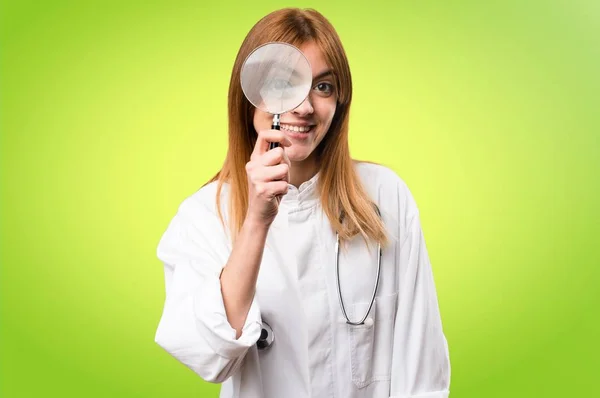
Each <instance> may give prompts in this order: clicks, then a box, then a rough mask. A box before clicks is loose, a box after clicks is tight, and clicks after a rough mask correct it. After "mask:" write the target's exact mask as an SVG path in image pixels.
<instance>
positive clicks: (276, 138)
mask: <svg viewBox="0 0 600 398" xmlns="http://www.w3.org/2000/svg"><path fill="white" fill-rule="evenodd" d="M271 142H279V143H280V144H282V145H283V146H290V145H292V142H291V141H290V140H289V139H287V138H286V137H285V133H283V132H282V131H281V130H263V131H260V132H259V133H258V137H257V139H256V144H255V145H254V150H253V151H252V155H254V156H260V155H262V154H263V153H265V152H267V151H268V150H269V143H271Z"/></svg>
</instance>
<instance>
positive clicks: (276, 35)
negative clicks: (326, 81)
mask: <svg viewBox="0 0 600 398" xmlns="http://www.w3.org/2000/svg"><path fill="white" fill-rule="evenodd" d="M272 41H280V42H286V43H289V44H292V45H295V46H296V47H300V46H301V45H302V44H304V43H306V42H309V41H314V42H315V43H316V44H317V46H318V47H319V48H320V50H321V51H322V53H323V55H324V57H325V59H326V61H327V64H328V65H329V66H330V67H331V68H332V69H333V73H334V79H335V87H336V90H337V106H336V111H335V115H334V117H333V121H332V123H331V126H330V128H329V131H328V133H327V134H326V135H325V137H324V138H323V140H322V141H321V143H320V144H319V146H318V147H317V148H316V149H315V150H316V152H317V156H318V164H319V167H320V171H319V173H320V175H319V179H318V180H317V190H318V192H319V196H320V199H321V203H322V206H323V210H324V212H325V214H326V215H327V217H328V219H329V220H330V223H331V225H332V227H333V228H334V230H336V231H338V233H339V235H340V240H342V241H347V240H349V239H350V238H352V237H354V236H355V235H357V234H361V235H362V237H363V238H364V239H365V240H366V241H368V239H372V240H376V241H380V242H382V245H383V244H385V243H387V237H386V234H385V228H384V225H383V222H382V220H381V218H380V217H379V215H378V214H377V212H376V210H375V208H374V206H373V203H372V201H371V200H370V198H369V197H368V195H367V193H366V192H365V190H364V188H363V187H362V185H361V182H360V179H359V176H358V174H357V173H356V170H355V168H354V161H353V160H352V158H351V157H350V149H349V145H348V119H349V111H350V104H351V101H352V77H351V75H350V67H349V65H348V59H347V57H346V53H345V51H344V48H343V46H342V43H341V41H340V38H339V36H338V34H337V32H336V31H335V29H334V28H333V26H332V25H331V24H330V23H329V21H328V20H327V19H326V18H325V17H324V16H323V15H321V14H320V13H319V12H317V11H315V10H312V9H304V10H303V9H298V8H284V9H281V10H277V11H274V12H272V13H270V14H269V15H267V16H265V17H264V18H262V19H261V20H260V21H258V22H257V23H256V25H254V27H253V28H252V29H251V30H250V32H248V35H247V36H246V38H245V39H244V41H243V43H242V45H241V47H240V50H239V52H238V54H237V57H236V60H235V63H234V65H233V71H232V73H231V80H230V82H229V98H228V111H229V149H228V151H227V156H226V158H225V161H224V163H223V166H222V168H221V170H220V171H219V172H218V173H217V174H216V175H215V176H214V177H213V178H212V179H210V180H209V181H208V182H207V184H208V183H210V182H213V181H218V188H217V197H216V201H217V209H218V212H219V217H220V218H221V221H222V222H223V224H225V223H224V218H223V215H222V213H221V190H222V187H223V184H224V183H228V184H229V204H228V205H229V207H228V209H229V229H230V231H231V237H232V240H235V237H236V236H237V234H238V233H239V230H240V229H241V227H242V224H243V222H244V219H245V217H246V212H247V210H248V180H247V175H246V169H245V166H246V163H247V162H248V161H249V160H250V155H251V153H252V150H253V148H254V144H255V143H256V138H257V133H256V131H255V129H254V125H253V112H254V108H253V106H252V105H251V104H250V102H249V101H248V100H247V99H246V97H245V96H244V93H243V91H242V88H241V84H240V73H241V69H242V65H243V62H244V60H245V59H246V58H247V57H248V55H249V54H250V53H251V52H252V51H253V50H254V49H255V48H256V47H258V46H260V45H262V44H265V43H268V42H272ZM340 214H344V218H343V222H340Z"/></svg>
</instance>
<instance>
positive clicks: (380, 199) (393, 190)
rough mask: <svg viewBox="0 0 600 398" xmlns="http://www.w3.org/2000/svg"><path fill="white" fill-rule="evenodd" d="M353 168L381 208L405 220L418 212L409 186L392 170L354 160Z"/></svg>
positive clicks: (407, 220)
mask: <svg viewBox="0 0 600 398" xmlns="http://www.w3.org/2000/svg"><path fill="white" fill-rule="evenodd" d="M355 169H356V171H357V174H358V175H359V178H360V180H361V183H362V184H363V187H364V188H365V189H366V190H367V193H368V194H369V195H370V196H371V198H372V199H373V200H374V201H375V202H376V203H378V204H379V205H380V206H383V209H382V210H385V211H386V212H391V213H392V214H395V216H396V217H398V218H399V219H403V220H405V221H406V222H409V220H410V219H412V217H414V216H415V215H417V214H418V212H419V209H418V206H417V203H416V201H415V198H414V196H413V194H412V192H411V190H410V188H409V187H408V185H407V183H406V182H405V181H404V179H403V178H402V177H400V176H399V175H398V173H396V172H395V171H394V170H392V169H391V168H389V167H387V166H384V165H381V164H377V163H372V162H365V161H356V162H355ZM396 217H394V218H396Z"/></svg>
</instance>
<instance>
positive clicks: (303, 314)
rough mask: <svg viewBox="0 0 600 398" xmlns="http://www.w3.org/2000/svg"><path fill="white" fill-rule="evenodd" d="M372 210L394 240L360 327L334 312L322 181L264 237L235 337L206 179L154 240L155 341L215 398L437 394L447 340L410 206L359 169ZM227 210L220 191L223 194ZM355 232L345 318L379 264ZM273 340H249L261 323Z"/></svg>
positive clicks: (369, 287)
mask: <svg viewBox="0 0 600 398" xmlns="http://www.w3.org/2000/svg"><path fill="white" fill-rule="evenodd" d="M356 168H357V171H358V173H359V175H360V177H361V180H362V182H363V184H364V187H365V188H366V190H367V192H368V194H369V195H370V197H371V198H372V199H373V200H374V201H375V203H376V204H377V205H378V206H379V208H380V211H381V214H382V217H383V220H384V223H385V225H386V228H387V230H388V233H389V236H390V239H391V241H392V243H391V245H390V246H388V247H387V248H385V249H384V251H383V257H382V265H381V267H382V269H381V277H380V284H379V289H378V292H377V298H376V300H375V303H374V305H373V307H372V309H371V311H370V313H369V317H368V319H367V321H366V322H365V324H364V325H361V326H351V325H348V324H347V323H346V322H345V318H344V317H343V315H342V312H341V309H340V304H339V300H338V297H337V290H336V289H337V287H336V279H335V255H334V253H335V251H334V250H335V232H334V231H332V228H331V226H330V224H329V221H328V220H327V218H326V217H325V216H324V213H323V211H322V207H321V204H320V202H319V199H318V197H317V192H316V189H315V187H316V181H317V179H318V178H319V174H317V175H316V176H315V177H313V178H312V179H311V180H309V181H307V182H305V183H303V184H302V185H301V186H300V187H299V188H295V187H294V186H292V185H290V189H289V191H288V193H287V194H286V195H285V196H284V197H283V200H282V202H281V205H280V208H279V213H278V215H277V217H276V218H275V220H274V222H273V224H272V225H271V228H270V230H269V233H268V236H267V243H266V246H265V250H264V255H263V259H262V263H261V267H260V272H259V276H258V282H257V287H256V295H255V297H254V301H253V302H252V305H251V308H250V312H249V314H248V317H247V320H246V323H245V325H244V327H243V332H242V335H241V336H240V338H239V339H236V332H235V330H234V329H233V328H232V327H231V326H230V325H229V323H228V321H227V317H226V315H225V309H224V306H223V299H222V296H221V290H220V282H219V275H220V273H221V270H222V268H223V267H224V266H225V264H226V263H227V259H228V257H229V253H230V252H231V242H230V240H229V237H228V235H227V233H226V232H225V230H224V229H223V227H222V225H221V223H220V221H219V219H218V216H217V213H216V205H215V193H216V183H211V184H209V185H207V186H205V187H203V188H202V189H200V190H199V191H197V192H196V193H194V194H193V195H191V196H190V197H188V198H186V199H185V200H184V201H183V203H182V204H181V205H180V207H179V210H178V212H177V214H176V215H175V217H174V218H173V219H172V221H171V223H170V224H169V226H168V228H167V230H166V232H165V233H164V235H163V236H162V239H161V240H160V243H159V245H158V250H157V252H158V257H159V259H160V260H161V261H162V262H163V263H164V266H165V268H164V269H165V282H166V300H165V305H164V310H163V314H162V317H161V319H160V323H159V325H158V329H157V331H156V337H155V340H156V342H157V343H158V344H159V345H160V346H161V347H163V348H164V349H165V350H166V351H167V352H168V353H170V354H171V355H172V356H173V357H175V358H176V359H177V360H179V361H180V362H182V363H183V364H185V365H186V366H187V367H189V368H190V369H192V370H193V371H194V372H195V373H197V374H198V375H199V376H200V377H201V378H203V379H204V380H206V381H209V382H215V383H223V384H222V388H221V397H222V398H231V397H240V398H296V397H297V398H307V397H311V398H324V397H332V398H333V397H336V398H358V397H364V398H367V397H368V398H389V397H393V398H408V397H412V398H416V397H419V398H425V397H427V398H446V397H448V394H449V385H450V361H449V354H448V345H447V342H446V338H445V336H444V333H443V331H442V324H441V319H440V314H439V310H438V302H437V296H436V291H435V285H434V280H433V275H432V270H431V266H430V262H429V257H428V255H427V249H426V246H425V241H424V238H423V233H422V230H421V225H420V221H419V210H418V208H417V205H416V203H415V201H414V199H413V197H412V195H411V193H410V191H409V189H408V187H407V186H406V184H405V183H404V182H403V181H402V180H401V179H400V178H399V177H398V176H397V175H396V174H395V173H394V172H393V171H391V170H390V169H388V168H386V167H384V166H380V165H374V164H370V163H357V165H356ZM222 195H223V199H224V200H223V206H222V211H224V212H225V213H224V214H225V215H226V214H227V206H226V203H227V201H226V200H225V199H226V198H227V195H228V189H227V185H226V186H225V189H224V190H223V192H222ZM373 243H374V244H373V245H372V247H371V250H370V251H369V250H368V249H367V247H366V245H365V244H364V241H363V240H362V238H361V237H358V236H357V237H356V238H354V239H353V240H352V241H351V242H350V244H349V246H348V247H347V249H346V250H345V251H341V252H340V281H341V291H342V294H343V299H344V304H345V307H346V312H347V314H348V316H349V318H350V320H352V321H357V320H359V319H360V317H362V316H363V315H364V313H365V312H366V310H367V309H368V305H369V301H370V299H371V295H372V291H373V284H374V282H375V274H376V268H377V257H376V249H377V245H376V244H375V242H373ZM263 320H264V321H265V322H267V323H268V324H269V325H270V326H271V327H272V329H273V332H274V335H275V342H274V343H273V345H272V346H271V347H270V348H269V349H267V350H264V351H261V350H258V349H257V347H256V345H255V343H256V341H257V340H258V338H259V336H260V333H261V325H262V321H263Z"/></svg>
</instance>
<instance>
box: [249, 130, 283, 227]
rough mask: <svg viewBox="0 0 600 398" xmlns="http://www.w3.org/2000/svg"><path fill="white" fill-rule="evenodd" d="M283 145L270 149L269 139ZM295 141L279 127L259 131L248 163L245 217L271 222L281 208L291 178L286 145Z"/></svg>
mask: <svg viewBox="0 0 600 398" xmlns="http://www.w3.org/2000/svg"><path fill="white" fill-rule="evenodd" d="M271 142H278V143H279V144H280V146H278V147H276V148H273V149H271V150H269V143H271ZM290 145H292V143H291V141H290V140H288V139H287V138H286V137H285V134H284V133H283V132H281V131H280V130H264V131H261V132H259V133H258V139H257V140H256V144H255V145H254V151H253V152H252V155H251V156H250V161H249V162H248V163H246V174H247V176H248V213H247V216H246V218H247V219H248V218H249V219H251V220H252V221H253V222H258V223H260V224H263V225H265V226H270V225H271V223H272V222H273V220H274V219H275V216H276V215H277V212H278V210H279V202H280V200H281V195H285V194H286V193H287V190H288V183H289V181H290V160H289V158H288V157H287V155H286V153H285V151H284V150H283V147H289V146H290Z"/></svg>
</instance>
